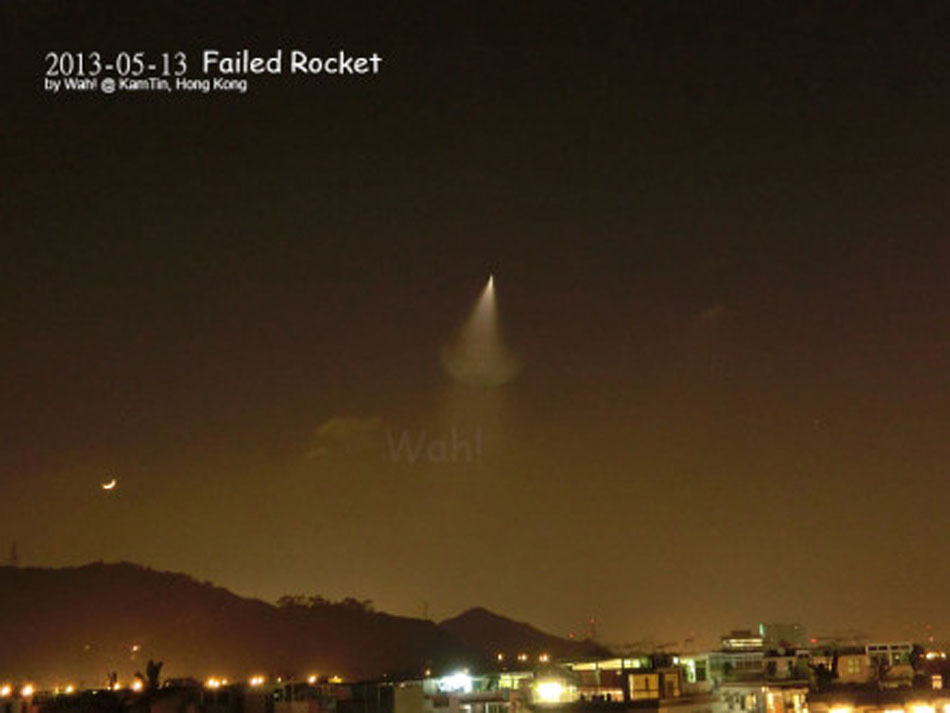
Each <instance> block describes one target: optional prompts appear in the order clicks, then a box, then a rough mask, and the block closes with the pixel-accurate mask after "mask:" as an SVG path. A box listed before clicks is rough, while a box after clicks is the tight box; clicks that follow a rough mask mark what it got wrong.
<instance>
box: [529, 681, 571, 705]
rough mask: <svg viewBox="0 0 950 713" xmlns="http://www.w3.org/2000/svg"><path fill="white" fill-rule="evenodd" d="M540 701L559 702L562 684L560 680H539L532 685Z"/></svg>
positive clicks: (562, 688) (562, 691)
mask: <svg viewBox="0 0 950 713" xmlns="http://www.w3.org/2000/svg"><path fill="white" fill-rule="evenodd" d="M534 690H535V691H536V692H537V695H538V701H540V702H541V703H560V702H561V696H563V695H564V685H563V684H562V683H561V682H560V681H539V682H538V684H537V685H536V686H535V687H534Z"/></svg>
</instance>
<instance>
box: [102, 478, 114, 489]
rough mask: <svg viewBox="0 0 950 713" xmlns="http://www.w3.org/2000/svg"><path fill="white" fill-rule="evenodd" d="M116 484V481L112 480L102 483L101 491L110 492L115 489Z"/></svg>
mask: <svg viewBox="0 0 950 713" xmlns="http://www.w3.org/2000/svg"><path fill="white" fill-rule="evenodd" d="M116 482H117V481H116V479H115V478H113V479H112V480H110V481H109V482H108V483H103V484H102V489H103V490H112V489H113V488H114V487H115V484H116Z"/></svg>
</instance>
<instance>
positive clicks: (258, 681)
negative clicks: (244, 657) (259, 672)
mask: <svg viewBox="0 0 950 713" xmlns="http://www.w3.org/2000/svg"><path fill="white" fill-rule="evenodd" d="M248 683H250V684H251V685H252V686H263V685H264V677H263V676H251V679H250V681H248Z"/></svg>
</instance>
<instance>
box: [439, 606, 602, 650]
mask: <svg viewBox="0 0 950 713" xmlns="http://www.w3.org/2000/svg"><path fill="white" fill-rule="evenodd" d="M439 627H440V628H441V629H443V630H444V631H447V632H449V633H450V634H452V635H453V636H455V638H456V639H458V640H459V641H461V642H462V643H463V644H465V645H466V646H468V647H469V648H472V649H474V650H476V651H478V652H480V653H481V654H482V655H483V656H484V657H486V658H491V659H494V657H495V656H496V655H497V654H498V653H503V654H504V655H505V656H506V657H507V658H508V660H510V657H512V656H517V655H518V654H519V653H526V654H530V655H531V656H532V657H533V656H536V655H538V654H541V653H546V654H548V655H549V656H551V657H552V658H569V657H578V658H583V657H587V656H608V655H609V654H610V652H609V651H608V650H607V649H605V648H604V647H602V646H600V645H599V644H597V643H595V642H593V641H590V640H588V639H585V640H580V641H575V640H571V639H562V638H560V637H558V636H554V635H552V634H547V633H545V632H543V631H541V630H539V629H536V628H535V627H533V626H531V625H530V624H527V623H524V622H519V621H514V620H513V619H508V618H507V617H503V616H499V615H498V614H495V613H493V612H490V611H488V610H487V609H485V608H483V607H475V608H473V609H469V610H468V611H466V612H463V613H462V614H459V615H458V616H456V617H453V618H451V619H446V620H445V621H443V622H442V623H441V624H439Z"/></svg>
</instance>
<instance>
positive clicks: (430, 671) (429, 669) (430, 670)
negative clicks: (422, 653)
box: [425, 668, 432, 676]
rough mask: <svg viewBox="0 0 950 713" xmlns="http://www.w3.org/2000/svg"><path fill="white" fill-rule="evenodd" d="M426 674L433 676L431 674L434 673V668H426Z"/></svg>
mask: <svg viewBox="0 0 950 713" xmlns="http://www.w3.org/2000/svg"><path fill="white" fill-rule="evenodd" d="M425 675H426V676H431V675H432V669H431V668H427V669H426V670H425Z"/></svg>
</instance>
